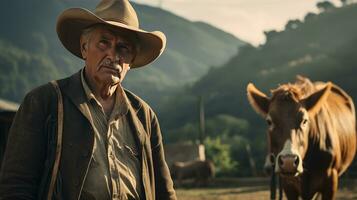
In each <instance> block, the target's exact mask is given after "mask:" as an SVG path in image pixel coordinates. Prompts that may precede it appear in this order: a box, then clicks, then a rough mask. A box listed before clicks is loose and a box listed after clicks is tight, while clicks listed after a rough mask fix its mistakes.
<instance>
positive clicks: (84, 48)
mask: <svg viewBox="0 0 357 200" xmlns="http://www.w3.org/2000/svg"><path fill="white" fill-rule="evenodd" d="M80 47H81V54H82V58H83V59H84V60H85V59H86V58H87V49H88V40H84V39H83V37H81V39H80Z"/></svg>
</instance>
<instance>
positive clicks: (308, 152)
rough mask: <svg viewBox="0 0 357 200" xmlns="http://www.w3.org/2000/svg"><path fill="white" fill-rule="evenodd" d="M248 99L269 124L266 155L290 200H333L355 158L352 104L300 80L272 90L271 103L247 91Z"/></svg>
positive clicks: (332, 88) (333, 90)
mask: <svg viewBox="0 0 357 200" xmlns="http://www.w3.org/2000/svg"><path fill="white" fill-rule="evenodd" d="M248 98H249V100H250V102H251V104H252V105H253V107H254V108H255V109H256V111H258V112H259V113H260V114H262V115H263V116H265V117H266V118H267V121H268V124H269V130H268V138H269V142H268V145H269V147H270V148H269V151H270V153H272V154H273V155H275V156H276V161H275V162H276V164H275V171H276V172H278V173H279V174H280V177H281V178H282V183H283V189H284V191H285V194H286V196H287V197H288V199H289V200H290V199H298V196H301V197H302V198H303V199H312V198H313V196H314V195H315V193H317V192H319V193H321V194H322V199H334V198H335V194H336V191H337V185H338V177H339V176H340V175H341V174H342V173H343V172H344V171H346V169H347V167H348V166H349V165H350V164H351V162H352V160H353V158H354V155H355V152H356V138H357V137H356V119H355V108H354V105H353V101H352V99H351V98H350V97H349V96H348V95H347V94H346V93H345V92H344V91H343V90H342V89H341V88H339V87H338V86H336V85H334V84H332V83H327V84H326V83H320V82H318V83H314V84H313V83H311V82H310V81H309V80H308V79H306V78H302V77H299V78H298V81H297V82H296V83H295V84H286V85H282V86H280V87H279V88H278V89H276V90H273V91H272V97H271V98H267V97H266V96H265V95H264V94H263V93H261V92H259V91H258V90H256V88H254V86H250V88H249V87H248ZM264 106H265V107H264ZM266 106H267V107H266Z"/></svg>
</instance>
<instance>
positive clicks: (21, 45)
mask: <svg viewBox="0 0 357 200" xmlns="http://www.w3.org/2000/svg"><path fill="white" fill-rule="evenodd" d="M97 2H98V1H97V0H95V1H94V0H75V1H67V0H50V1H41V0H32V1H10V0H6V1H5V2H2V6H1V7H0V23H1V24H6V25H7V26H3V27H2V28H1V31H0V62H1V65H0V72H1V74H0V83H1V84H2V86H1V87H0V96H1V97H2V98H7V99H10V100H13V101H20V100H21V99H22V97H23V96H24V93H25V92H27V91H29V90H30V89H31V88H33V87H35V86H37V85H39V84H42V83H45V82H47V81H49V80H51V79H54V78H62V77H65V76H67V75H70V74H71V73H73V72H75V71H77V70H78V69H80V68H81V67H82V66H83V63H82V62H81V60H79V59H77V58H76V57H74V56H72V55H71V54H70V53H68V52H67V51H66V50H65V49H64V48H63V47H62V46H61V44H60V42H59V40H58V39H57V35H56V32H55V26H56V20H57V16H58V15H59V14H60V13H61V12H62V11H63V10H64V9H65V8H69V7H86V8H89V9H92V8H94V7H95V5H96V4H97ZM134 7H135V8H136V10H137V12H138V17H139V20H140V24H141V27H142V28H144V29H146V30H162V31H163V32H164V33H165V34H166V36H167V38H168V44H167V49H166V51H165V52H164V54H163V55H162V56H161V58H160V59H159V60H157V61H156V62H154V63H153V64H152V66H149V67H147V68H144V69H142V70H132V71H131V72H130V73H129V75H128V78H127V79H126V82H125V83H124V84H125V85H126V87H127V88H129V89H131V90H133V91H134V92H136V93H138V94H139V95H141V96H142V97H143V98H144V99H146V100H148V101H149V102H151V103H152V104H153V106H154V107H156V105H157V103H158V101H159V100H161V99H162V98H163V97H165V96H168V95H170V94H171V93H172V92H173V91H174V90H175V89H176V88H178V87H182V86H183V85H185V84H188V83H192V82H193V81H196V80H197V79H198V78H199V77H201V76H202V75H204V74H206V73H207V71H208V69H209V68H211V67H212V66H217V65H220V63H224V62H226V61H228V60H229V58H230V57H232V56H233V55H234V54H236V53H237V51H238V47H239V46H241V45H243V44H244V43H243V42H242V41H240V40H239V39H237V38H235V37H234V36H232V35H231V34H228V33H226V32H223V31H221V30H219V29H217V28H215V27H212V26H210V25H207V24H204V23H196V22H191V21H188V20H186V19H184V18H181V17H178V16H176V15H174V14H172V13H170V12H167V11H165V10H162V9H158V8H154V7H149V6H145V5H138V4H134ZM14 13H16V16H14ZM217 48H219V49H221V51H220V52H219V53H217V50H216V49H217Z"/></svg>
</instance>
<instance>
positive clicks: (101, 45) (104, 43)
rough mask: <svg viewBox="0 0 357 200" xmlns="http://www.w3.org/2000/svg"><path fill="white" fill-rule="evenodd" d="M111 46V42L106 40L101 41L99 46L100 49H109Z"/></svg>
mask: <svg viewBox="0 0 357 200" xmlns="http://www.w3.org/2000/svg"><path fill="white" fill-rule="evenodd" d="M108 45H109V42H108V41H106V40H100V41H99V46H100V47H107V46H108Z"/></svg>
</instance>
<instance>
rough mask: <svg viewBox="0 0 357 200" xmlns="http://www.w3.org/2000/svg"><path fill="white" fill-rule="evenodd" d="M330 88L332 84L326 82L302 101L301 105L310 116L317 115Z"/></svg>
mask: <svg viewBox="0 0 357 200" xmlns="http://www.w3.org/2000/svg"><path fill="white" fill-rule="evenodd" d="M331 88H332V83H331V82H328V83H327V84H326V85H325V86H324V87H323V88H322V89H320V90H318V91H316V92H314V93H313V94H311V95H310V96H308V97H306V98H305V99H303V100H302V103H303V105H304V106H305V108H306V110H307V111H308V112H309V114H310V115H311V116H314V115H315V114H316V113H318V112H319V111H320V109H321V107H322V105H323V104H324V103H325V102H326V99H327V97H328V96H329V94H330V92H331Z"/></svg>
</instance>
